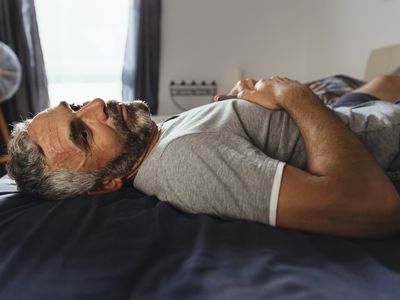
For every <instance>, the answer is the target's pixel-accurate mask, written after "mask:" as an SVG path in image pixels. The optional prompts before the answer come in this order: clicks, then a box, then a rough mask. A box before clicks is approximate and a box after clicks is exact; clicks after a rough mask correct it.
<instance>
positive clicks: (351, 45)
mask: <svg viewBox="0 0 400 300" xmlns="http://www.w3.org/2000/svg"><path fill="white" fill-rule="evenodd" d="M305 8H306V11H305V19H306V20H305V22H304V24H305V31H306V32H307V35H306V43H305V47H306V51H305V53H306V64H305V65H306V70H305V78H306V80H311V79H315V78H319V77H323V76H326V75H331V74H337V73H343V74H348V75H351V76H355V77H358V78H363V77H364V73H365V66H366V61H367V60H368V56H369V54H370V53H371V51H372V50H373V49H375V48H378V47H383V46H388V45H392V44H397V43H400V17H399V12H400V1H399V0H335V1H330V0H306V2H305Z"/></svg>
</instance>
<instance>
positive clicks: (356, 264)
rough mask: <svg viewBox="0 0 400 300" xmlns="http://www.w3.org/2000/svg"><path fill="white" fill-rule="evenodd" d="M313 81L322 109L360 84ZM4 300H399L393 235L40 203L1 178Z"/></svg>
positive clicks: (137, 202) (133, 198)
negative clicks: (340, 234) (336, 233)
mask: <svg viewBox="0 0 400 300" xmlns="http://www.w3.org/2000/svg"><path fill="white" fill-rule="evenodd" d="M399 65H400V64H399ZM309 84H310V85H311V86H313V88H315V89H318V91H320V93H321V98H322V99H323V100H324V101H325V102H326V103H329V102H332V101H334V100H335V97H337V95H339V94H340V93H341V92H343V91H346V90H347V89H349V88H354V87H355V86H357V84H362V81H357V80H356V79H353V78H350V77H347V76H342V75H340V76H333V77H329V78H324V79H322V80H318V81H314V82H312V83H309ZM353 85H354V86H353ZM324 95H329V96H326V97H325V98H323V97H322V96H324ZM394 184H395V185H396V187H397V188H399V187H400V185H399V184H398V182H394ZM0 299H5V300H14V299H15V300H24V299H29V300H35V299H38V300H39V299H40V300H46V299H52V300H53V299H57V300H63V299H96V300H99V299H176V300H180V299H277V300H280V299H335V300H337V299H364V300H368V299H371V300H372V299H374V300H376V299H388V300H394V299H400V235H395V236H392V237H390V238H386V239H381V240H366V239H365V240H364V239H345V238H336V237H330V236H324V235H318V234H310V233H304V232H300V231H292V230H285V229H279V228H272V227H269V226H265V225H261V224H258V223H255V222H249V221H241V220H221V219H218V218H216V217H211V216H207V215H193V214H187V213H184V212H182V211H179V210H177V209H175V208H174V207H172V206H170V205H168V204H167V203H164V202H160V201H159V200H158V199H157V198H155V197H152V196H147V195H144V194H143V193H141V192H140V191H138V190H135V189H133V188H123V189H122V190H120V191H118V192H115V193H113V194H107V195H102V196H92V197H88V196H80V197H77V198H74V199H70V200H66V201H60V202H51V201H43V200H41V199H35V198H32V197H29V196H26V195H22V194H20V193H18V192H17V191H16V186H15V184H14V182H13V181H12V180H10V179H9V178H8V177H7V176H4V177H2V178H1V179H0Z"/></svg>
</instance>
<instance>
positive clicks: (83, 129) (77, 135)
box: [70, 119, 91, 152]
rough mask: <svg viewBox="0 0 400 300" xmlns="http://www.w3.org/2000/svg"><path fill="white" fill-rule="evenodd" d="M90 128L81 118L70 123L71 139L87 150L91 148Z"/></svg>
mask: <svg viewBox="0 0 400 300" xmlns="http://www.w3.org/2000/svg"><path fill="white" fill-rule="evenodd" d="M90 136H91V135H90V130H89V128H88V127H87V126H86V124H85V123H83V122H82V121H81V120H78V119H75V120H72V121H71V124H70V139H71V140H72V142H73V143H74V144H75V145H76V146H77V147H78V148H80V149H82V150H83V151H85V152H89V150H90Z"/></svg>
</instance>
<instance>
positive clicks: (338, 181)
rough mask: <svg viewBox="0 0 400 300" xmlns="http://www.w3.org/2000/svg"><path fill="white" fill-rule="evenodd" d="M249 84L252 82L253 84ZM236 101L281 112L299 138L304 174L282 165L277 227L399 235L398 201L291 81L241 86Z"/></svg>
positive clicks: (359, 150) (336, 125)
mask: <svg viewBox="0 0 400 300" xmlns="http://www.w3.org/2000/svg"><path fill="white" fill-rule="evenodd" d="M253 83H254V82H253ZM236 91H237V92H238V94H237V96H238V98H241V99H245V100H248V101H251V102H255V103H257V104H259V105H262V106H264V107H266V108H269V109H280V108H283V109H285V110H286V111H287V112H288V113H289V115H290V116H291V117H292V119H293V120H294V122H295V123H296V125H297V126H298V128H299V129H300V132H301V134H302V137H303V140H304V143H305V148H306V154H307V162H308V171H307V172H305V171H302V170H300V169H298V168H295V167H293V166H290V165H286V166H285V169H284V173H283V178H282V183H281V189H280V195H279V202H278V212H277V225H278V226H281V227H287V228H295V229H301V230H307V231H312V232H318V233H326V234H333V235H340V236H349V237H378V236H383V235H388V234H391V233H394V232H398V231H400V200H399V195H398V194H397V192H396V190H395V189H394V187H393V185H392V183H391V182H390V180H389V179H388V178H387V177H386V176H385V174H384V172H383V170H382V169H381V168H380V166H379V165H378V164H377V163H376V162H375V160H374V159H373V157H372V156H371V155H370V154H369V153H368V151H367V150H366V148H365V147H364V146H363V145H362V143H361V142H360V141H359V140H358V138H357V137H356V136H355V135H354V134H353V133H352V132H351V131H350V130H349V129H348V128H347V127H346V126H345V125H344V124H343V122H342V121H341V120H340V119H339V118H338V117H337V116H336V115H335V114H334V113H333V112H332V111H330V110H329V109H328V108H326V107H325V105H324V104H322V103H321V101H320V100H318V99H317V97H316V96H315V95H314V94H313V93H312V91H311V90H310V89H308V88H307V87H305V86H303V85H301V84H300V83H298V82H296V81H292V80H289V79H283V78H279V77H273V78H271V79H267V80H262V81H258V82H257V83H256V84H251V83H250V84H249V82H247V84H246V82H242V84H241V85H239V86H238V88H237V89H236Z"/></svg>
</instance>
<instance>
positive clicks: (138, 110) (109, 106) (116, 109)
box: [104, 100, 151, 131]
mask: <svg viewBox="0 0 400 300" xmlns="http://www.w3.org/2000/svg"><path fill="white" fill-rule="evenodd" d="M122 105H124V107H125V109H126V112H127V114H128V118H129V119H131V120H132V121H133V122H132V124H136V123H137V120H136V119H137V118H138V115H139V114H145V115H146V116H150V115H151V114H150V109H149V106H148V105H147V103H146V102H144V101H141V100H135V101H130V102H124V103H122ZM104 110H105V113H106V114H107V115H108V116H109V117H111V119H112V120H113V122H114V125H115V127H116V128H117V129H118V130H120V131H126V130H127V129H128V130H129V131H132V130H134V128H128V127H127V124H126V122H124V120H123V119H122V116H121V102H118V101H115V100H109V101H107V102H106V106H105V107H104Z"/></svg>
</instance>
